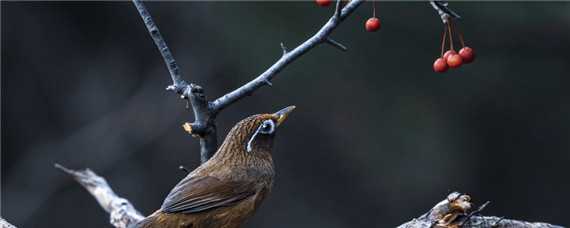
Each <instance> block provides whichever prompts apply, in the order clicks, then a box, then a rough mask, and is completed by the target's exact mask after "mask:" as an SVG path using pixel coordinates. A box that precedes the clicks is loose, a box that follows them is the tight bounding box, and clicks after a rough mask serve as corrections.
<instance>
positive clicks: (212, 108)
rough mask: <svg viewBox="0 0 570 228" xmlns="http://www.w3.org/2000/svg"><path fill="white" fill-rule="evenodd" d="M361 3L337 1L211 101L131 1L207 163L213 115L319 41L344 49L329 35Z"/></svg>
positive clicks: (211, 150) (268, 80)
mask: <svg viewBox="0 0 570 228" xmlns="http://www.w3.org/2000/svg"><path fill="white" fill-rule="evenodd" d="M362 2H363V0H352V1H350V2H349V3H348V4H347V5H346V6H344V7H342V2H341V1H337V4H336V8H335V12H334V14H333V16H332V17H331V18H330V19H329V20H328V21H327V23H325V25H323V26H322V27H321V29H319V31H317V33H316V34H315V35H313V36H312V37H310V38H309V39H308V40H306V41H305V42H303V43H302V44H300V45H299V46H297V47H296V48H294V49H293V50H291V51H287V49H286V48H285V46H284V45H283V44H282V45H281V48H282V50H283V55H282V56H281V58H279V59H278V60H277V62H275V63H274V64H273V65H272V66H271V67H269V68H268V69H267V70H266V71H265V72H263V73H262V74H261V75H259V76H257V77H256V78H255V79H253V80H251V81H250V82H248V83H246V84H245V85H243V86H241V87H239V88H237V89H235V90H233V91H231V92H229V93H228V94H226V95H223V96H221V97H219V98H217V99H216V100H214V101H208V100H207V99H206V96H205V93H204V89H203V88H202V87H201V86H199V85H196V84H192V83H187V82H186V81H184V80H183V79H182V76H181V74H180V70H179V67H178V65H177V64H176V61H175V60H174V57H173V55H172V53H171V52H170V49H169V48H168V46H167V45H166V42H165V41H164V38H163V37H162V35H161V34H160V32H159V30H158V27H157V26H156V24H155V23H154V21H153V19H152V17H151V16H150V13H149V12H148V10H147V9H146V7H145V6H144V4H143V3H142V2H141V1H140V0H133V3H134V5H135V6H136V8H137V10H138V12H139V14H140V16H141V18H142V19H143V21H144V23H145V25H146V28H147V30H148V32H149V34H150V36H151V37H152V39H153V41H154V43H155V45H156V46H157V48H158V50H159V51H160V53H161V55H162V58H163V59H164V62H165V63H166V66H167V68H168V72H169V73H170V77H171V78H172V85H170V86H168V87H167V90H170V91H174V92H176V93H178V94H180V95H181V96H180V97H181V98H182V99H187V100H189V101H190V104H191V106H192V111H193V113H194V122H192V123H187V124H185V126H184V128H185V129H186V130H187V131H188V132H190V133H191V134H192V135H193V136H197V137H199V138H200V160H201V162H202V163H204V162H206V161H207V160H208V159H209V158H210V157H211V156H212V155H213V154H214V153H215V152H216V150H217V148H218V142H217V138H218V137H217V130H216V116H217V115H218V113H219V112H220V111H222V110H223V109H225V108H227V107H228V106H230V105H231V104H233V103H235V102H237V101H238V100H240V99H242V98H244V97H246V96H248V95H251V94H253V92H254V91H255V90H257V89H259V88H261V87H262V86H264V85H269V86H271V80H272V79H273V78H274V77H275V75H277V73H279V72H280V71H281V70H283V69H284V68H285V67H286V66H287V65H289V64H290V63H291V62H293V61H295V60H296V59H298V58H299V57H301V56H302V55H303V54H305V53H307V52H308V51H309V50H311V49H312V48H314V47H316V46H317V45H319V44H321V43H327V44H331V45H333V46H334V47H336V48H339V49H341V50H346V49H347V48H346V46H344V45H342V44H341V43H339V42H337V41H335V40H333V39H332V38H330V37H329V36H330V34H331V33H332V32H333V31H334V29H335V28H336V27H337V26H338V25H339V24H340V23H341V22H342V21H343V20H344V19H345V18H347V17H348V16H349V15H350V14H351V13H352V12H354V10H355V9H356V8H357V7H358V6H359V5H360V4H361V3H362Z"/></svg>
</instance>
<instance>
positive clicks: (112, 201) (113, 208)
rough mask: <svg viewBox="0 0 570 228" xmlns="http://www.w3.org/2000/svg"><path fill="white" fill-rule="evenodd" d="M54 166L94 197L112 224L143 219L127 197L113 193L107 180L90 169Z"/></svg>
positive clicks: (123, 224)
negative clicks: (108, 215)
mask: <svg viewBox="0 0 570 228" xmlns="http://www.w3.org/2000/svg"><path fill="white" fill-rule="evenodd" d="M55 167H56V168H58V169H60V170H61V171H63V172H65V173H67V174H69V175H71V176H72V177H73V178H74V179H75V180H76V181H77V182H79V184H81V185H82V186H83V187H84V188H85V189H87V191H89V193H91V195H93V197H95V199H96V200H97V202H99V205H101V207H102V208H103V209H104V210H105V211H107V212H108V213H110V214H111V221H110V222H111V224H112V225H113V226H115V227H117V228H126V227H127V226H129V225H130V224H134V223H136V222H138V221H140V220H142V219H144V216H143V215H142V214H141V213H140V212H138V211H137V210H136V209H135V207H134V206H133V205H132V204H131V203H130V202H129V201H128V200H127V199H125V198H121V197H119V196H118V195H117V194H115V192H114V191H113V189H111V187H110V186H109V184H108V183H107V181H106V180H105V179H104V178H103V177H100V176H99V175H97V174H95V173H94V172H93V171H91V170H90V169H85V170H81V171H78V170H72V169H68V168H65V167H63V166H61V165H59V164H55Z"/></svg>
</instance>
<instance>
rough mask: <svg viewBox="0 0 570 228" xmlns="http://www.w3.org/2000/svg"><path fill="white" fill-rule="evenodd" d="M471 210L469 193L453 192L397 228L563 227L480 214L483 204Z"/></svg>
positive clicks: (485, 204) (471, 204)
mask: <svg viewBox="0 0 570 228" xmlns="http://www.w3.org/2000/svg"><path fill="white" fill-rule="evenodd" d="M488 204H489V202H486V203H484V204H482V205H481V206H480V207H479V208H477V209H474V210H473V203H471V197H470V196H469V195H465V194H461V193H458V192H453V193H451V194H449V195H448V196H447V198H446V199H444V200H442V201H441V202H439V203H438V204H436V205H435V206H434V207H433V208H432V209H430V210H429V211H428V212H427V213H425V214H424V215H422V216H420V217H418V218H415V219H412V220H411V221H409V222H406V223H404V224H402V225H400V226H398V228H459V227H464V228H491V227H493V228H513V227H517V228H563V227H562V226H557V225H551V224H548V223H541V222H526V221H519V220H513V219H504V218H502V217H496V216H481V215H480V213H481V211H483V209H484V208H485V206H487V205H488Z"/></svg>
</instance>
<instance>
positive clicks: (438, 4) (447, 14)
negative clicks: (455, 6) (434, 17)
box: [429, 1, 461, 24]
mask: <svg viewBox="0 0 570 228" xmlns="http://www.w3.org/2000/svg"><path fill="white" fill-rule="evenodd" d="M429 3H430V4H431V7H433V9H434V10H435V11H436V12H437V14H439V16H440V17H441V21H442V22H443V23H444V24H447V21H448V20H449V19H450V18H457V19H460V18H461V16H459V14H457V13H455V12H454V11H453V10H451V9H449V8H448V7H447V5H448V4H449V3H447V2H446V1H429Z"/></svg>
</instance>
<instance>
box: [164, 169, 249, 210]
mask: <svg viewBox="0 0 570 228" xmlns="http://www.w3.org/2000/svg"><path fill="white" fill-rule="evenodd" d="M253 194H255V190H254V186H253V184H252V183H246V182H236V181H231V182H227V181H221V180H220V179H218V178H215V177H211V176H199V177H192V176H189V177H186V178H184V179H183V180H182V181H180V183H178V185H176V187H174V189H172V191H171V192H170V194H168V196H167V197H166V199H165V200H164V203H163V204H162V207H161V210H162V211H163V212H166V213H197V212H202V211H206V210H209V209H214V208H218V207H225V206H231V205H234V204H235V203H237V202H239V201H241V200H243V199H245V198H247V197H249V196H251V195H253Z"/></svg>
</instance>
